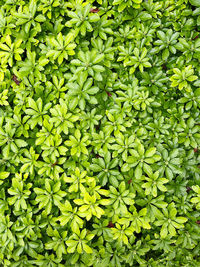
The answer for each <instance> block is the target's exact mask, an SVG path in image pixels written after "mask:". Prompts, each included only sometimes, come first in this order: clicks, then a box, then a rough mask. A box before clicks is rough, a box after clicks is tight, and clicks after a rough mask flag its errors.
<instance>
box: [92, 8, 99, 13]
mask: <svg viewBox="0 0 200 267" xmlns="http://www.w3.org/2000/svg"><path fill="white" fill-rule="evenodd" d="M98 12H99V9H98V8H91V9H90V13H98Z"/></svg>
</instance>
